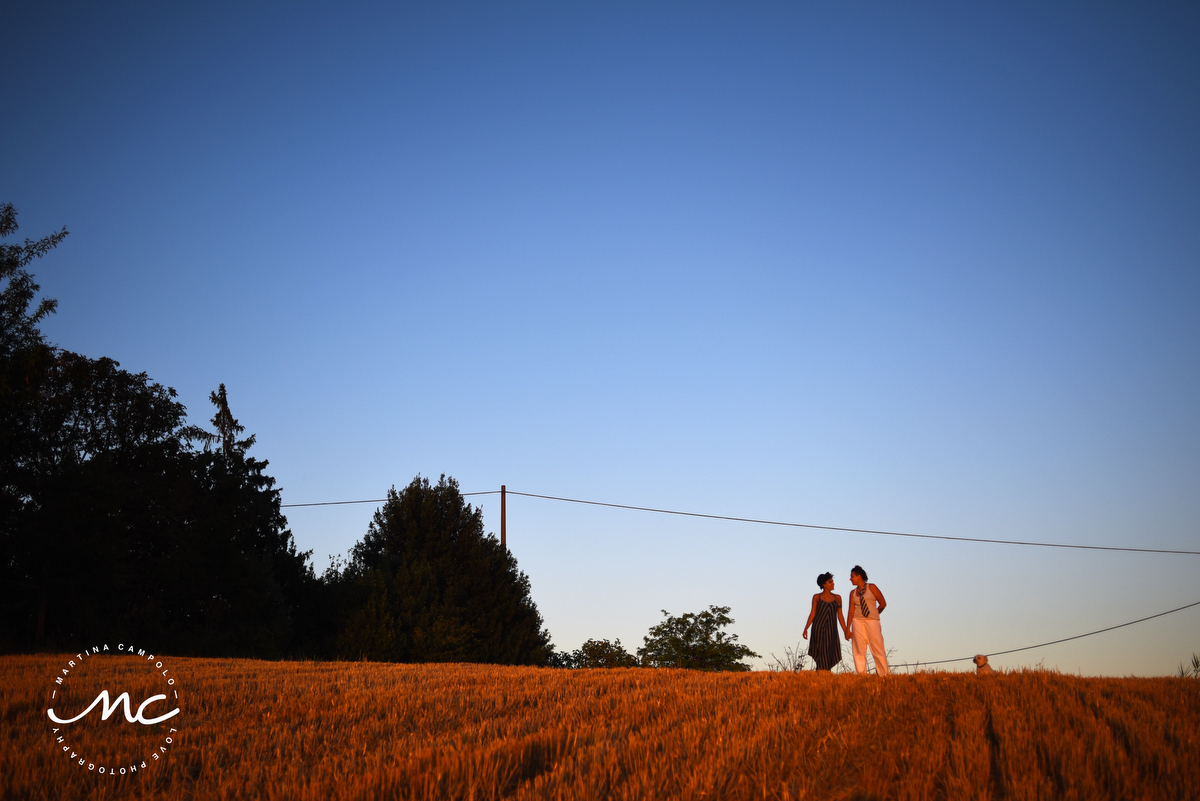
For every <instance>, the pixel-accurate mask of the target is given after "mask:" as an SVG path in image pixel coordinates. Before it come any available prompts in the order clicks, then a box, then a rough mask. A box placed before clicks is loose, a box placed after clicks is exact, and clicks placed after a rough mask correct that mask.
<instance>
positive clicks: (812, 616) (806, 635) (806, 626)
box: [804, 595, 817, 640]
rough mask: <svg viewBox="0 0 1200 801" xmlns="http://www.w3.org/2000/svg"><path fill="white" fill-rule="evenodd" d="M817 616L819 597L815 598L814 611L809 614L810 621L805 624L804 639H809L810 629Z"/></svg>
mask: <svg viewBox="0 0 1200 801" xmlns="http://www.w3.org/2000/svg"><path fill="white" fill-rule="evenodd" d="M816 615H817V596H816V595H814V596H813V605H812V611H811V612H809V613H808V621H807V622H805V624H804V639H806V640H807V639H808V627H809V626H811V625H812V622H813V618H814V617H816Z"/></svg>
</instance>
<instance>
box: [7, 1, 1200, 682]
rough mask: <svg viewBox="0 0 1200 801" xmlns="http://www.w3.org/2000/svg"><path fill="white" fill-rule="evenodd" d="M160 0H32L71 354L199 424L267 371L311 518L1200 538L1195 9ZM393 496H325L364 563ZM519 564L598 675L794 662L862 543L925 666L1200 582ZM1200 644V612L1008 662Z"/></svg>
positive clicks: (1113, 568)
mask: <svg viewBox="0 0 1200 801" xmlns="http://www.w3.org/2000/svg"><path fill="white" fill-rule="evenodd" d="M118 5H119V7H118V8H108V7H107V4H94V3H86V4H85V3H77V4H64V3H56V2H37V3H31V2H14V3H8V4H6V5H5V12H4V22H3V25H4V30H5V34H6V35H5V36H4V39H5V44H4V47H3V48H2V49H0V65H2V67H0V69H2V70H3V75H4V77H5V81H4V85H5V99H4V105H3V108H4V112H3V125H0V148H2V151H0V152H2V153H3V159H2V161H0V201H4V202H12V203H14V204H15V205H16V206H17V208H18V210H19V214H20V216H19V218H18V222H19V223H20V225H21V232H20V233H21V235H24V236H30V237H39V236H43V235H45V234H47V233H49V232H51V231H52V230H57V229H58V228H60V227H61V226H63V225H66V226H67V227H68V229H69V230H70V231H71V235H70V236H69V237H68V238H67V240H66V241H65V242H64V243H63V244H62V245H61V246H60V247H59V249H58V250H57V251H55V252H54V253H53V254H52V255H51V256H50V257H48V258H46V259H43V260H42V261H41V262H39V263H37V264H36V265H35V269H36V273H37V277H38V279H39V280H40V282H41V284H42V287H43V291H44V294H46V295H48V296H50V297H56V298H58V300H59V311H58V314H57V315H56V316H55V317H53V318H52V319H51V320H49V321H48V323H47V324H46V326H45V329H46V331H47V333H48V334H49V337H50V338H51V340H52V341H54V342H55V343H57V344H58V345H60V346H62V347H64V348H67V349H70V350H75V351H79V352H81V353H85V354H87V355H89V356H93V357H98V356H110V357H113V358H115V359H117V360H119V361H120V362H121V364H122V366H124V367H125V368H127V369H131V370H134V371H146V372H148V373H149V374H150V376H152V377H153V378H154V379H155V380H157V381H159V382H162V383H164V384H167V385H170V386H173V387H175V388H176V389H178V391H179V393H180V397H181V399H182V400H183V401H184V403H185V404H186V405H187V406H188V408H189V410H190V412H191V415H192V419H193V421H194V422H204V421H207V420H208V418H209V417H210V416H211V410H210V407H209V405H208V402H207V397H208V393H209V392H210V391H211V390H212V389H214V388H216V386H217V384H218V383H220V382H224V383H225V385H226V387H227V388H228V392H229V398H230V402H231V406H232V409H233V412H234V414H235V415H236V416H237V417H238V418H239V419H240V420H241V422H242V423H243V424H244V425H246V427H247V429H248V431H250V432H253V433H255V434H256V435H257V436H258V444H257V445H256V447H255V449H254V451H253V453H255V454H256V455H257V456H259V457H260V458H266V459H269V460H270V463H271V467H270V470H269V472H271V473H272V474H273V475H274V476H276V477H277V478H278V480H279V482H280V485H281V486H282V488H283V499H284V502H285V503H301V502H311V501H329V500H345V499H356V498H378V497H382V496H383V494H384V493H385V492H386V490H387V488H388V487H389V486H392V485H393V484H394V485H396V486H397V487H401V486H403V485H404V484H406V483H408V482H409V481H410V480H411V479H412V478H413V476H414V475H416V474H418V473H419V474H421V475H424V476H429V477H431V478H433V479H434V480H436V478H437V477H438V476H439V475H440V474H442V473H446V474H448V475H452V476H454V477H456V478H457V479H458V480H459V482H460V485H461V488H462V489H463V490H464V491H467V492H470V491H476V490H490V489H497V488H498V487H499V486H500V485H501V484H502V483H503V484H506V485H507V486H508V487H509V488H510V489H513V490H520V491H525V492H534V493H543V494H551V495H565V496H570V497H577V498H588V499H595V500H601V501H612V502H617V503H629V504H638V505H646V506H659V507H668V508H675V509H685V510H693V511H700V512H710V513H715V514H726V515H737V516H747V517H757V518H770V519H776V520H787V521H798V522H811V523H822V524H830V525H843V526H858V527H867V528H882V529H896V530H902V531H913V532H922V533H930V534H947V535H954V536H968V537H998V538H1008V539H1039V540H1052V541H1058V542H1069V543H1093V544H1109V545H1135V546H1146V547H1164V548H1186V549H1200V414H1198V412H1200V47H1197V42H1198V41H1200V8H1198V7H1197V6H1196V5H1195V4H1178V5H1171V4H1150V5H1147V4H1139V5H1137V6H1134V5H1132V4H1094V3H1088V4H1084V3H1080V4H1073V5H1068V4H1059V3H1052V4H1046V3H1031V4H1028V5H1024V6H1021V5H1017V4H1005V7H1004V8H1003V9H987V8H980V7H978V6H979V4H961V3H954V4H945V5H922V6H916V5H908V6H905V7H899V6H897V5H892V4H836V7H831V4H819V5H817V4H812V5H809V4H791V3H786V4H785V3H771V4H749V3H738V4H714V3H678V4H645V3H636V4H635V3H629V4H618V3H593V4H582V3H569V4H568V3H552V4H551V3H547V4H532V3H514V4H503V5H501V4H495V5H469V4H461V3H460V4H449V3H439V4H433V3H430V4H424V5H418V4H379V5H371V4H357V3H356V4H329V5H328V6H326V7H320V6H312V5H301V4H297V3H287V4H283V3H280V4H278V5H275V6H273V7H272V6H269V5H266V4H243V3H237V4H229V5H226V6H220V5H216V4H206V5H204V7H186V8H185V7H182V6H178V5H172V4H167V6H164V5H163V4H161V3H144V4H118ZM247 6H252V7H251V8H248V7H247ZM481 502H482V506H483V510H484V514H485V521H486V524H487V527H488V529H489V530H491V531H495V532H497V533H498V531H499V504H498V500H497V499H496V498H495V497H494V496H484V497H483V498H482V500H481ZM373 509H374V507H371V506H357V507H336V508H318V509H292V510H289V514H288V517H289V520H290V523H291V527H292V530H293V532H294V533H295V536H296V540H297V543H298V544H299V546H300V547H301V548H302V549H309V548H311V549H313V551H314V564H315V566H316V568H317V570H318V571H320V570H321V569H322V568H323V567H324V566H325V565H327V564H328V561H329V555H330V554H336V553H343V552H344V551H345V550H346V549H347V548H349V547H350V546H351V545H352V544H353V543H354V542H355V541H356V540H358V539H359V538H360V537H361V536H362V535H363V533H364V532H365V530H366V525H367V521H368V520H369V519H370V516H371V514H372V512H373ZM508 537H509V543H510V547H511V548H512V550H513V552H514V553H515V555H516V556H517V558H518V560H519V561H520V564H521V567H522V569H523V570H525V571H526V572H527V573H528V574H529V576H530V579H531V581H532V586H533V596H534V599H535V601H536V602H537V603H538V606H539V609H540V610H541V612H542V614H543V616H544V617H545V619H546V623H547V626H548V627H549V629H550V631H551V633H552V635H553V637H554V641H555V643H556V645H557V646H558V647H560V648H564V649H572V648H576V647H578V646H579V644H580V643H581V642H582V641H583V640H585V639H587V638H589V637H597V638H608V639H613V638H618V637H619V638H620V639H621V641H622V643H623V644H625V645H627V646H629V647H630V648H631V650H632V649H633V648H636V646H638V645H640V644H641V638H642V635H644V634H645V633H646V631H647V629H648V628H649V627H650V626H651V625H653V624H655V623H656V622H658V621H659V620H660V619H661V612H660V610H661V609H667V610H669V611H671V612H672V613H675V614H678V613H682V612H685V611H699V610H700V609H702V608H704V607H706V606H708V605H709V604H719V605H728V606H731V607H732V616H733V617H734V618H735V620H736V625H735V626H734V627H733V628H734V631H735V633H737V634H739V635H740V637H741V641H742V642H743V643H745V644H747V645H749V646H750V647H752V648H753V649H754V650H756V651H758V652H760V653H761V654H762V655H763V656H764V657H765V656H767V655H768V654H770V653H772V652H774V653H776V654H780V655H781V654H782V653H783V648H784V647H785V646H788V645H793V646H794V645H795V644H796V643H797V641H799V640H800V630H801V628H802V627H803V624H804V619H805V616H806V615H807V611H808V607H809V603H810V600H809V599H810V598H811V595H812V593H813V592H815V591H816V590H817V587H816V583H815V577H816V575H817V574H818V573H820V572H822V571H825V570H831V571H833V572H834V573H835V576H836V580H837V584H838V592H839V593H845V592H846V591H848V590H849V588H850V587H849V581H848V573H849V569H850V567H851V566H852V565H854V564H855V563H861V564H862V565H863V566H864V567H866V568H867V570H868V571H869V573H870V577H871V579H872V581H874V582H876V583H877V584H878V585H879V586H880V588H881V589H882V590H883V591H884V592H885V593H886V595H887V598H888V601H889V609H888V611H887V612H886V613H885V614H884V624H883V629H884V635H885V638H886V641H887V644H888V646H889V647H890V648H894V649H895V656H896V658H897V659H898V660H900V661H915V660H936V659H943V658H951V657H960V656H968V655H971V654H974V653H976V652H981V651H982V652H988V651H998V650H1004V649H1008V648H1014V647H1019V646H1023V645H1028V644H1032V643H1037V642H1041V641H1045V640H1050V639H1055V638H1058V637H1064V636H1070V635H1073V634H1077V633H1081V632H1084V631H1088V630H1091V629H1096V628H1101V627H1104V626H1108V625H1112V624H1116V623H1121V622H1124V621H1127V620H1132V619H1134V618H1137V617H1142V616H1144V615H1149V614H1153V613H1155V612H1159V611H1163V610H1166V609H1169V608H1172V607H1175V606H1180V605H1183V604H1185V603H1190V602H1192V601H1197V600H1200V581H1197V579H1196V576H1197V573H1198V568H1200V557H1196V556H1174V557H1171V556H1154V555H1139V554H1120V553H1089V552H1078V551H1076V552H1072V551H1052V550H1037V549H1030V548H1022V547H1013V546H997V545H978V544H955V543H945V542H919V541H911V540H897V539H889V538H886V537H879V536H871V535H863V534H836V535H835V534H829V533H819V532H808V531H803V530H790V529H773V528H764V527H758V526H753V525H747V524H735V523H720V522H715V521H700V520H694V519H680V518H668V517H661V516H654V515H647V514H640V513H635V512H624V511H617V510H602V509H595V508H588V507H580V506H572V505H566V504H557V503H553V502H549V501H537V500H532V499H526V498H512V499H510V501H509V505H508ZM1193 652H1200V607H1197V608H1193V609H1191V610H1189V611H1186V612H1181V613H1179V614H1176V615H1172V616H1170V617H1166V618H1161V619H1158V620H1155V621H1152V622H1149V623H1146V624H1142V625H1140V626H1136V627H1132V628H1128V629H1123V630H1121V631H1118V632H1112V633H1109V634H1104V635H1100V636H1097V637H1092V638H1088V639H1085V640H1081V641H1078V642H1075V643H1069V644H1065V645H1061V646H1055V647H1052V648H1046V649H1043V650H1038V651H1030V652H1026V653H1021V654H1014V655H1012V656H1009V657H997V658H996V659H994V660H993V663H994V664H996V665H998V666H1002V667H1017V666H1021V665H1036V664H1039V663H1041V664H1043V665H1044V666H1045V667H1053V668H1058V669H1061V670H1063V671H1069V672H1072V673H1074V672H1077V671H1079V672H1082V673H1085V674H1101V673H1103V674H1115V675H1125V674H1139V675H1154V674H1159V675H1161V674H1167V673H1173V672H1174V671H1175V668H1176V666H1177V665H1178V664H1179V662H1181V661H1183V660H1185V659H1187V658H1189V657H1190V655H1191V654H1192V653H1193ZM958 667H960V668H967V667H970V665H969V664H966V663H963V664H961V665H959V666H958Z"/></svg>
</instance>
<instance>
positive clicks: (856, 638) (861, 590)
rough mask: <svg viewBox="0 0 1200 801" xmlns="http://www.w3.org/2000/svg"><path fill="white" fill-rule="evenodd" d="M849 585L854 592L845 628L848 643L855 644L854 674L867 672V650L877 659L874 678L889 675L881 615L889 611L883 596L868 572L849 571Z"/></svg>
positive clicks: (856, 568)
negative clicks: (846, 629)
mask: <svg viewBox="0 0 1200 801" xmlns="http://www.w3.org/2000/svg"><path fill="white" fill-rule="evenodd" d="M850 583H851V584H853V585H854V590H853V591H852V592H851V593H850V599H849V600H850V602H849V603H848V604H846V606H847V607H849V609H850V613H849V614H848V615H847V616H846V618H847V619H846V625H847V626H848V627H849V629H850V633H849V634H847V635H846V639H847V640H852V645H853V651H854V670H855V672H856V673H866V672H867V648H868V647H869V648H870V649H871V656H872V657H874V658H875V674H876V675H878V676H886V675H887V674H888V664H887V654H886V653H885V652H884V650H883V631H882V630H881V629H880V628H879V613H880V612H882V611H883V610H884V609H885V608H886V607H887V601H886V600H885V599H884V597H883V593H882V592H880V591H879V588H878V587H876V586H875V585H874V584H868V583H867V571H865V570H863V569H862V568H861V567H859V566H858V565H855V566H854V567H853V568H851V569H850Z"/></svg>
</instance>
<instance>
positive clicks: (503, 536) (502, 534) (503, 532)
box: [500, 484, 508, 551]
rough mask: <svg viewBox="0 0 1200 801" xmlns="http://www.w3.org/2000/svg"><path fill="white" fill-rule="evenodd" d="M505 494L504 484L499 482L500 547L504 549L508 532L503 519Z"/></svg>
mask: <svg viewBox="0 0 1200 801" xmlns="http://www.w3.org/2000/svg"><path fill="white" fill-rule="evenodd" d="M507 494H508V490H507V489H506V488H505V486H504V485H503V484H501V485H500V547H501V548H503V549H504V550H506V551H507V550H508V532H507V531H506V530H505V529H506V526H505V521H504V502H505V500H506V498H505V495H507Z"/></svg>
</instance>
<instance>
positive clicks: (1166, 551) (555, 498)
mask: <svg viewBox="0 0 1200 801" xmlns="http://www.w3.org/2000/svg"><path fill="white" fill-rule="evenodd" d="M461 494H462V495H464V496H467V495H498V494H500V490H487V491H485V492H463V493H461ZM508 494H509V495H520V496H523V497H525V498H540V499H542V500H547V501H562V502H563V503H580V504H585V505H587V506H605V507H608V508H610V509H629V510H632V511H635V512H653V513H655V514H660V515H677V516H680V517H699V518H703V519H705V520H729V521H732V522H735V523H754V524H757V525H762V526H784V527H787V528H807V529H814V530H818V531H842V532H846V533H848V534H876V535H879V536H884V537H908V538H910V539H918V540H947V541H950V542H982V543H988V544H991V545H1023V546H1026V547H1030V548H1066V549H1070V550H1080V551H1121V552H1125V553H1162V554H1178V555H1183V556H1200V551H1189V550H1183V549H1176V548H1133V547H1129V546H1121V545H1079V544H1076V543H1068V542H1039V541H1036V540H1001V539H992V538H988V537H954V536H950V535H949V534H914V533H912V532H910V531H886V530H883V529H874V528H853V527H851V526H825V525H820V524H817V523H789V522H785V521H782V520H761V519H759V518H754V517H735V516H732V515H714V514H705V513H703V512H684V511H680V510H678V509H658V508H655V507H652V506H632V505H630V504H625V503H607V502H605V501H587V500H582V499H580V498H563V497H560V496H558V495H538V494H537V493H533V492H517V491H516V490H508ZM386 500H387V499H386V498H377V499H371V500H364V501H325V502H323V503H285V504H281V506H282V507H284V508H295V507H301V506H340V505H343V504H352V503H384V502H385V501H386Z"/></svg>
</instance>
